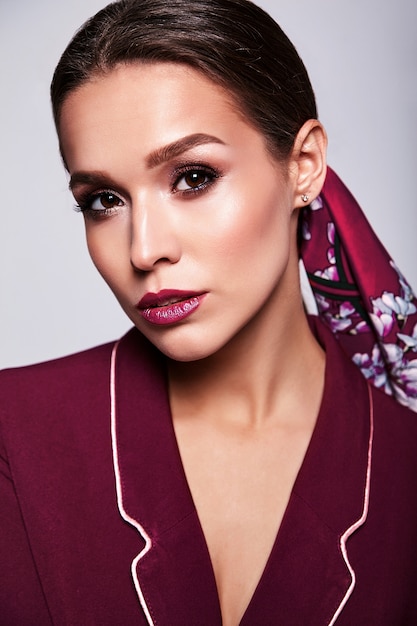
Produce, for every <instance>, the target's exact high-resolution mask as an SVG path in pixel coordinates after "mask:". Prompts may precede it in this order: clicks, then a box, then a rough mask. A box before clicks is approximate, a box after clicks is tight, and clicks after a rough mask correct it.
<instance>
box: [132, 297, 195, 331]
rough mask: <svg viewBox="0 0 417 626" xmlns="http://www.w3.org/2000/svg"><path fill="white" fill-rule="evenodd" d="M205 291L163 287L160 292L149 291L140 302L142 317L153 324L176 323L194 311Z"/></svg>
mask: <svg viewBox="0 0 417 626" xmlns="http://www.w3.org/2000/svg"><path fill="white" fill-rule="evenodd" d="M205 295H206V294H205V293H195V292H192V291H178V290H176V289H163V290H162V291H160V292H159V293H147V294H146V295H144V296H143V298H142V299H141V301H140V302H139V303H138V305H137V308H138V309H139V312H140V314H141V315H142V317H143V318H144V319H145V320H146V321H147V322H150V323H151V324H156V325H159V326H166V325H168V324H176V323H177V322H181V321H182V320H183V319H185V318H186V317H188V316H189V315H191V313H194V311H195V310H196V309H197V308H198V307H199V306H200V304H201V302H202V300H203V298H204V296H205Z"/></svg>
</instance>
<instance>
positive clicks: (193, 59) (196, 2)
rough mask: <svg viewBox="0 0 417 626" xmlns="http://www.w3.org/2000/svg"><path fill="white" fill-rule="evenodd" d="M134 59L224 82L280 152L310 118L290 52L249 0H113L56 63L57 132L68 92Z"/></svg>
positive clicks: (311, 102)
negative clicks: (185, 69)
mask: <svg viewBox="0 0 417 626" xmlns="http://www.w3.org/2000/svg"><path fill="white" fill-rule="evenodd" d="M135 62H176V63H183V64H186V65H188V66H191V67H192V68H194V69H196V70H197V71H199V72H201V73H202V74H203V75H204V76H205V77H207V78H209V79H211V80H213V82H215V83H216V84H218V85H220V86H222V87H224V88H225V89H226V90H227V91H228V92H229V93H230V94H231V95H232V96H233V99H234V101H235V103H236V106H237V107H238V108H239V110H240V111H241V112H242V113H243V115H244V116H245V117H246V118H247V119H248V120H249V121H250V122H251V123H252V124H253V125H254V126H255V127H256V128H257V129H258V130H259V131H260V132H261V133H262V134H263V135H264V137H265V138H266V141H267V144H268V147H269V149H270V150H271V152H272V153H273V154H274V155H275V156H279V157H281V158H285V157H286V156H287V155H288V154H289V152H290V150H291V148H292V146H293V143H294V139H295V136H296V134H297V132H298V131H299V129H300V128H301V126H302V125H303V123H304V122H305V121H307V120H308V119H311V118H316V117H317V110H316V104H315V98H314V93H313V90H312V87H311V84H310V80H309V78H308V74H307V71H306V69H305V67H304V64H303V62H302V61H301V59H300V57H299V56H298V54H297V51H296V50H295V48H294V46H293V45H292V43H291V42H290V40H289V39H288V37H287V36H286V35H285V34H284V32H283V31H282V30H281V28H280V27H279V26H278V24H277V23H276V22H275V21H274V20H273V19H272V18H271V17H270V16H269V15H268V14H267V13H266V12H265V11H263V10H262V9H261V8H260V7H258V6H256V5H255V4H253V3H252V2H250V1H249V0H120V1H119V2H113V3H111V4H109V5H108V6H107V7H106V8H104V9H102V10H101V11H99V12H98V13H97V14H96V15H95V16H93V17H92V18H91V19H90V20H88V21H87V22H86V23H85V24H84V25H83V26H82V27H81V29H80V30H79V31H78V32H77V33H76V35H75V36H74V38H73V39H72V41H71V42H70V43H69V45H68V47H67V48H66V50H65V52H64V53H63V55H62V57H61V59H60V61H59V63H58V65H57V68H56V70H55V73H54V77H53V80H52V85H51V98H52V107H53V113H54V119H55V124H56V127H57V130H58V133H59V116H60V110H61V106H62V103H63V102H64V100H65V98H66V96H67V95H68V94H69V93H70V92H72V91H73V90H75V89H77V88H78V87H80V86H81V85H83V83H85V82H87V81H89V80H90V79H91V78H93V77H95V76H97V75H99V74H101V73H102V74H104V73H106V72H108V71H109V70H111V69H112V68H114V67H115V66H117V65H119V64H124V63H135Z"/></svg>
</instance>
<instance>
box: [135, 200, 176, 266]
mask: <svg viewBox="0 0 417 626" xmlns="http://www.w3.org/2000/svg"><path fill="white" fill-rule="evenodd" d="M180 257H181V247H180V241H179V238H178V236H177V233H176V232H175V228H174V224H173V220H172V219H170V215H169V211H166V210H165V211H164V210H163V207H161V206H159V205H158V203H157V202H150V201H149V202H146V203H145V202H143V201H142V202H141V203H140V206H134V207H132V232H131V247H130V263H131V265H132V267H133V268H134V269H135V270H136V271H142V272H150V271H152V270H153V269H154V268H155V266H156V265H157V264H160V263H164V262H165V263H177V262H178V261H179V259H180Z"/></svg>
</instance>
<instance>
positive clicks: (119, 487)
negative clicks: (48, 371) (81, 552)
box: [110, 341, 155, 626]
mask: <svg viewBox="0 0 417 626" xmlns="http://www.w3.org/2000/svg"><path fill="white" fill-rule="evenodd" d="M119 344H120V341H117V342H116V343H115V344H114V347H113V350H112V355H111V366H110V399H111V409H110V415H111V439H112V449H113V466H114V475H115V479H116V493H117V506H118V508H119V512H120V515H121V516H122V517H123V519H124V520H126V522H129V524H132V526H134V527H135V528H136V530H137V531H138V532H139V533H140V534H141V535H142V537H143V538H144V540H145V547H144V548H143V550H142V551H141V552H140V553H139V554H138V555H137V556H136V557H135V558H134V559H133V561H132V565H131V572H132V578H133V582H134V584H135V588H136V593H137V594H138V597H139V601H140V603H141V606H142V609H143V611H144V613H145V616H146V619H147V620H148V622H149V624H150V626H155V625H154V622H153V620H152V617H151V614H150V613H149V609H148V607H147V605H146V601H145V598H144V596H143V593H142V589H141V588H140V584H139V580H138V576H137V571H136V567H137V564H138V563H139V561H140V559H141V558H142V557H143V556H145V554H146V553H147V552H148V551H149V550H150V549H151V546H152V541H151V539H150V537H149V535H148V534H147V533H146V532H145V530H144V529H143V528H142V526H141V525H140V524H139V523H138V522H137V521H136V520H134V519H133V518H132V517H130V515H128V514H127V513H126V511H125V509H124V506H123V494H122V481H121V476H120V468H119V455H118V451H117V436H116V353H117V349H118V347H119Z"/></svg>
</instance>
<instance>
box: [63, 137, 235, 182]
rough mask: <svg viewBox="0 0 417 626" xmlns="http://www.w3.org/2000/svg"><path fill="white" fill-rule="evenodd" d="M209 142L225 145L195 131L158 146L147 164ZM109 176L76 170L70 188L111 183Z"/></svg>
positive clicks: (167, 159)
mask: <svg viewBox="0 0 417 626" xmlns="http://www.w3.org/2000/svg"><path fill="white" fill-rule="evenodd" d="M208 143H217V144H220V145H225V144H224V141H222V140H221V139H219V138H218V137H215V136H214V135H207V134H205V133H195V134H193V135H187V136H186V137H182V138H181V139H177V140H176V141H173V142H172V143H170V144H168V145H166V146H163V147H162V148H157V149H156V150H154V151H153V152H151V153H150V154H149V155H148V156H147V157H146V161H145V162H146V166H147V167H148V168H149V169H153V168H155V167H158V166H159V165H161V164H162V163H166V162H167V161H169V160H171V159H174V158H175V157H178V156H180V155H181V154H183V153H184V152H187V151H188V150H191V149H192V148H196V147H198V146H203V145H205V144H208ZM109 182H110V181H109V178H108V176H106V175H105V174H104V173H102V172H74V174H72V175H71V178H70V181H69V188H70V189H71V190H73V189H74V188H75V187H77V186H78V185H107V186H108V185H109Z"/></svg>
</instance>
